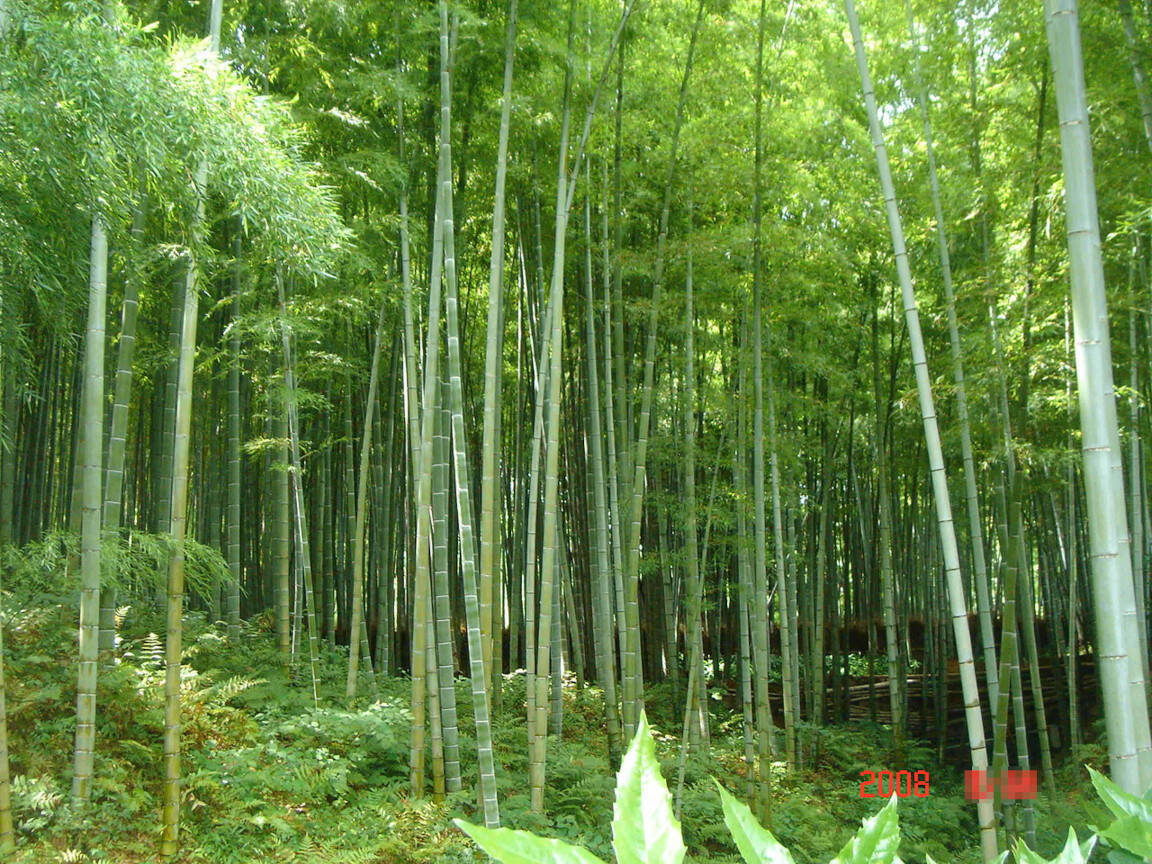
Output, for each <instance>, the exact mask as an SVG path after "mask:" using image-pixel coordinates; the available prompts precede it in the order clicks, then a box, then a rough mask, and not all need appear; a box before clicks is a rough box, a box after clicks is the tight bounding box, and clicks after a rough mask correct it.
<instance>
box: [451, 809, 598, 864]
mask: <svg viewBox="0 0 1152 864" xmlns="http://www.w3.org/2000/svg"><path fill="white" fill-rule="evenodd" d="M452 821H453V822H455V823H456V827H457V828H459V829H460V830H461V831H463V832H464V833H465V834H467V835H468V836H469V837H471V838H472V839H473V840H475V841H476V845H477V846H479V847H480V848H481V849H483V850H484V851H485V852H487V853H488V854H489V855H491V856H492V857H493V858H495V859H496V860H497V861H500V862H502V864H604V862H603V861H601V860H600V859H599V858H597V857H596V856H595V855H593V854H592V853H591V852H589V851H588V850H587V849H583V848H581V847H580V846H573V845H572V844H571V843H565V842H564V841H563V840H548V839H545V838H544V837H537V836H536V835H535V834H532V833H531V832H529V831H514V830H512V829H511V828H485V827H483V826H482V825H470V824H469V823H467V822H465V821H464V820H463V819H453V820H452Z"/></svg>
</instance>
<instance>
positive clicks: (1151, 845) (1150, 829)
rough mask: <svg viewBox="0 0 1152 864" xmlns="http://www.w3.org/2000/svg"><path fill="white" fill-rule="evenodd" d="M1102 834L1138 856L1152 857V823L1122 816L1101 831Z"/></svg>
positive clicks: (1112, 842) (1110, 841) (1116, 844)
mask: <svg viewBox="0 0 1152 864" xmlns="http://www.w3.org/2000/svg"><path fill="white" fill-rule="evenodd" d="M1100 836H1101V837H1103V838H1104V839H1105V840H1107V841H1108V842H1109V843H1110V844H1111V845H1113V846H1119V847H1120V848H1121V849H1125V850H1127V851H1128V852H1131V853H1132V854H1133V855H1135V856H1136V857H1138V858H1142V859H1145V860H1147V859H1152V824H1150V823H1148V822H1145V821H1144V820H1143V819H1140V818H1138V817H1136V816H1121V817H1120V818H1118V819H1117V820H1116V821H1115V822H1113V823H1112V824H1111V825H1109V826H1108V827H1107V828H1105V829H1104V830H1103V831H1101V832H1100Z"/></svg>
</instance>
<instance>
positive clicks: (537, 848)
mask: <svg viewBox="0 0 1152 864" xmlns="http://www.w3.org/2000/svg"><path fill="white" fill-rule="evenodd" d="M1089 771H1090V772H1091V774H1092V783H1093V785H1094V786H1095V787H1096V790H1097V792H1098V793H1099V795H1100V797H1101V799H1102V800H1103V802H1104V804H1105V806H1106V807H1107V808H1108V809H1109V810H1110V811H1111V813H1112V815H1113V817H1115V818H1114V820H1113V822H1112V823H1111V824H1110V825H1109V826H1108V827H1107V828H1105V829H1104V830H1103V831H1099V832H1098V834H1097V835H1093V836H1091V837H1089V838H1088V840H1086V841H1084V842H1083V843H1081V842H1080V841H1079V840H1078V839H1077V837H1076V832H1075V831H1074V830H1072V829H1069V830H1068V839H1067V842H1066V843H1065V846H1064V849H1063V850H1062V851H1061V852H1060V853H1059V854H1058V855H1057V856H1056V857H1055V858H1052V859H1046V858H1044V857H1043V856H1041V855H1039V854H1037V853H1036V852H1033V851H1032V850H1031V849H1029V848H1028V846H1027V844H1026V843H1024V842H1023V841H1021V842H1020V843H1019V844H1018V845H1017V848H1016V850H1015V853H1016V860H1017V862H1019V864H1086V862H1087V861H1088V858H1089V856H1090V855H1091V853H1092V849H1093V847H1094V846H1095V845H1096V842H1097V839H1098V838H1103V839H1104V840H1105V841H1106V842H1108V843H1109V844H1110V845H1112V846H1113V847H1115V849H1114V851H1113V852H1112V853H1111V854H1110V855H1109V861H1110V862H1111V864H1139V862H1141V861H1148V860H1152V790H1149V794H1148V795H1146V796H1145V797H1144V798H1139V797H1137V796H1135V795H1131V794H1129V793H1127V792H1124V791H1123V790H1122V789H1120V788H1119V787H1118V786H1116V785H1115V784H1114V783H1112V782H1111V781H1110V780H1108V779H1107V778H1105V777H1104V776H1103V775H1101V774H1100V773H1098V772H1097V771H1094V770H1093V769H1091V768H1089ZM713 782H714V783H715V786H716V790H717V791H718V792H719V794H720V803H721V807H722V809H723V815H724V823H725V824H726V825H727V826H728V830H729V831H730V832H731V836H732V840H733V841H734V842H735V844H736V847H737V848H738V849H739V850H740V854H741V856H743V858H744V860H745V861H746V862H748V864H754V862H769V864H795V859H794V858H793V856H792V853H791V852H790V851H789V850H788V849H787V848H786V847H785V846H784V845H783V844H782V843H780V841H779V840H777V839H776V837H775V836H774V835H773V834H772V832H771V831H769V830H767V829H766V828H764V827H762V826H761V825H760V823H759V822H758V821H757V820H756V818H755V817H754V816H753V815H752V812H751V810H749V808H748V806H747V805H745V804H743V803H741V802H740V801H738V800H736V798H734V797H733V796H732V794H731V793H729V792H728V790H726V789H725V788H724V787H723V786H721V785H720V783H719V782H717V781H713ZM898 800H899V799H898V798H897V796H896V795H893V796H892V797H891V798H890V799H889V800H888V803H887V804H886V805H884V807H883V808H882V809H881V810H880V812H879V813H876V814H875V815H873V816H871V817H867V818H865V819H864V820H863V824H862V826H861V828H860V830H859V831H857V832H856V834H855V835H853V836H852V838H851V839H849V840H848V842H847V843H845V844H844V846H843V847H841V848H840V851H839V853H838V854H836V856H835V857H834V858H833V859H832V861H831V862H830V864H903V862H902V861H901V859H900V857H899V855H898V851H899V847H900V825H899V821H898V818H897V815H896V807H897V801H898ZM454 821H455V823H456V825H457V826H458V827H459V828H460V829H461V830H462V831H464V832H465V833H466V834H467V835H468V836H469V837H471V838H472V839H473V840H474V841H475V842H476V843H477V845H479V846H480V848H482V849H483V850H484V851H485V852H487V853H488V854H489V855H491V856H492V857H493V858H495V859H496V860H497V861H501V862H504V864H597V862H600V861H601V859H599V858H597V857H596V856H595V855H593V854H592V853H591V852H589V851H588V850H587V849H584V848H583V847H580V846H573V845H572V844H569V843H567V842H565V841H564V840H560V839H545V838H543V837H539V836H537V835H535V834H533V833H531V832H529V831H523V830H513V829H510V828H495V829H490V828H485V827H481V826H479V825H470V824H468V823H467V822H464V821H463V820H461V819H456V820H454ZM612 848H613V850H614V851H615V853H616V860H617V862H619V864H680V862H682V861H683V860H684V856H685V853H686V850H685V847H684V841H683V837H682V834H681V826H680V821H679V820H678V819H677V818H676V817H675V815H673V813H672V804H671V796H670V795H669V794H668V787H667V785H666V784H665V782H664V778H663V776H662V774H661V773H660V763H659V762H658V761H657V759H656V748H655V742H654V741H653V738H652V734H651V731H650V729H649V727H648V720H647V718H646V717H645V716H644V715H643V714H641V716H640V724H639V726H638V727H637V730H636V736H635V737H634V738H633V740H632V743H631V745H630V746H629V748H628V752H627V753H626V754H625V756H624V759H623V762H622V764H621V766H620V771H619V773H618V774H617V780H616V803H615V805H614V807H613V818H612ZM1008 854H1009V853H1008V852H1003V853H1001V855H1000V857H999V859H998V861H997V864H1003V862H1004V861H1005V860H1006V859H1007V857H1008ZM925 861H926V862H927V864H935V862H934V861H933V859H932V856H931V855H930V854H927V853H925Z"/></svg>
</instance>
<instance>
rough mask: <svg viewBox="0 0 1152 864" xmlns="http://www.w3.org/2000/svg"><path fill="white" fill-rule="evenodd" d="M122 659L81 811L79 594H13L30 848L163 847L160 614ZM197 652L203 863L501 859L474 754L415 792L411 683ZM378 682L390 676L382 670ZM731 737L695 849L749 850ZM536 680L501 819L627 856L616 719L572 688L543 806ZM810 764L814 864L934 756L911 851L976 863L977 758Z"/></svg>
mask: <svg viewBox="0 0 1152 864" xmlns="http://www.w3.org/2000/svg"><path fill="white" fill-rule="evenodd" d="M122 611H123V612H124V615H123V622H122V624H123V628H122V635H121V639H122V641H121V649H120V652H119V655H120V656H119V660H118V663H117V665H116V666H115V667H114V668H111V669H105V670H103V671H102V673H101V677H100V684H99V687H100V690H99V702H98V705H99V709H98V717H99V721H98V722H99V725H98V731H97V734H98V742H97V753H96V772H95V787H94V792H93V796H92V798H93V800H92V802H91V804H90V805H89V806H88V807H87V808H85V809H83V810H81V811H76V810H74V809H73V808H72V805H71V803H70V796H69V794H68V790H69V783H70V771H71V765H70V761H69V759H68V756H69V754H70V753H71V747H72V738H73V735H74V722H75V720H74V718H75V713H74V711H73V706H74V703H75V687H76V679H75V670H74V665H73V656H74V652H75V610H74V609H73V608H72V607H71V605H70V604H67V603H64V602H59V603H53V604H47V605H40V606H34V607H33V606H29V607H26V608H20V609H18V610H15V609H14V610H12V611H11V613H10V614H9V615H8V616H7V619H8V620H7V624H6V626H5V631H6V632H5V641H6V643H7V644H6V646H5V648H6V657H5V664H6V674H7V678H8V722H9V724H10V726H9V728H10V735H11V760H12V773H13V777H14V779H13V806H14V810H15V813H14V815H15V819H16V825H17V833H18V851H17V853H16V855H15V857H14V858H13V859H12V860H14V861H17V862H27V864H32V862H35V864H50V862H61V864H64V862H67V864H85V862H91V864H96V862H123V864H137V862H146V861H159V860H160V858H159V856H158V854H157V852H156V850H157V848H158V841H159V818H158V814H159V811H160V804H161V797H162V790H161V778H162V768H161V766H162V764H163V760H162V747H161V741H162V726H163V677H164V666H163V663H164V647H163V641H162V640H161V639H160V638H159V637H157V636H156V635H154V634H155V632H156V631H159V630H160V629H161V625H162V621H161V619H160V618H159V617H158V613H156V612H150V611H147V610H134V609H126V610H122ZM186 626H187V628H188V629H187V630H186V633H187V641H186V648H185V652H184V656H185V665H184V696H183V698H184V706H185V708H184V718H185V720H184V728H183V741H184V750H183V763H184V776H185V781H184V787H183V795H184V820H185V821H184V827H183V830H182V833H181V838H182V840H181V842H182V852H181V853H180V855H179V856H178V858H177V859H176V860H177V861H179V862H187V864H193V862H195V864H200V862H204V864H209V862H211V864H241V862H264V861H267V862H282V861H283V862H288V861H291V862H301V864H310V862H316V864H319V862H324V864H369V862H371V864H407V862H412V864H415V862H449V864H450V862H465V861H469V862H471V861H479V860H484V856H483V855H482V853H480V852H479V851H478V850H477V849H476V847H475V846H474V845H473V843H472V841H471V840H469V839H468V838H467V837H465V836H464V834H462V833H461V832H460V831H459V830H458V829H457V828H456V827H455V826H454V825H453V823H452V819H453V818H454V817H460V818H463V819H465V820H468V821H472V822H475V821H478V820H479V816H478V815H477V805H476V801H475V797H474V793H473V791H472V790H474V789H475V788H476V766H475V762H474V760H473V761H472V762H471V763H470V762H469V760H468V759H467V758H465V760H464V764H463V765H462V770H463V788H464V790H465V791H463V792H458V793H452V794H449V795H448V796H447V797H446V798H445V800H443V801H441V802H435V801H433V800H432V798H431V795H429V796H428V797H425V798H423V799H421V800H416V799H413V797H412V796H411V794H410V790H409V780H408V745H409V734H408V728H409V723H410V713H409V709H408V703H409V699H410V690H411V683H410V681H409V680H408V679H407V678H392V679H387V680H378V681H377V684H378V688H377V695H374V696H364V697H361V698H359V699H357V700H355V701H354V702H352V703H351V704H348V703H346V702H345V701H344V699H343V694H342V688H343V682H344V677H343V670H344V669H345V667H346V663H347V653H346V651H345V650H344V649H340V648H332V647H330V646H327V645H325V646H324V649H323V657H322V662H321V664H320V670H321V674H322V681H323V686H322V689H321V698H320V705H321V707H319V708H317V707H315V706H314V705H313V701H312V693H311V683H310V681H309V680H308V677H307V669H308V667H307V664H306V663H303V662H302V663H299V664H297V666H296V667H295V668H292V667H287V666H285V665H284V664H283V663H282V661H281V659H280V657H279V655H278V654H277V650H276V647H275V644H274V640H273V634H272V632H271V620H270V619H269V618H266V617H261V618H257V619H254V620H253V621H250V622H248V623H247V624H246V625H245V626H244V629H243V632H242V635H241V638H240V640H239V642H238V643H236V642H230V641H228V640H227V639H226V638H225V637H224V635H223V633H224V630H223V628H222V627H221V628H216V627H213V626H211V625H210V624H208V622H207V621H206V620H205V618H204V617H203V615H199V614H191V615H189V616H188V618H187V623H186ZM364 684H365V686H364V687H363V688H362V690H361V692H365V693H366V692H370V691H371V688H370V687H369V686H367V680H366V679H365V681H364ZM456 690H457V696H456V698H457V704H458V706H459V716H460V718H461V726H460V733H461V752H462V753H463V754H469V753H474V752H475V746H474V740H473V739H472V734H471V733H472V729H471V714H472V710H471V693H470V688H469V685H468V681H467V679H465V678H462V677H459V678H457V687H456ZM646 698H647V712H648V717H649V720H650V723H651V726H652V730H653V735H654V737H655V739H656V742H657V755H658V757H659V759H660V761H661V765H662V768H663V771H664V775H665V777H666V778H669V780H670V783H669V785H670V786H672V787H673V788H675V777H676V765H677V758H678V748H679V741H680V720H679V718H680V716H681V712H682V710H683V706H682V704H681V699H680V696H679V695H678V694H677V693H675V692H674V691H673V688H672V686H671V685H669V684H657V685H654V686H652V687H650V688H649V689H648V690H647V694H646ZM711 709H712V730H713V735H712V744H711V748H710V749H709V750H708V752H698V753H694V754H692V755H691V756H690V758H689V759H688V761H687V770H686V778H685V785H684V793H683V803H682V813H681V820H682V823H683V830H684V840H685V843H686V845H687V848H688V858H687V860H689V861H714V862H729V861H739V860H740V858H739V856H738V854H737V851H736V849H735V847H734V846H733V843H732V839H731V836H730V834H729V832H728V830H727V829H726V827H725V825H724V818H723V811H722V807H721V801H720V798H719V796H718V794H717V792H716V789H715V786H714V785H713V783H712V780H711V779H710V778H712V777H716V778H717V779H719V780H720V781H721V782H722V783H723V784H725V786H726V787H727V788H728V789H729V790H730V791H731V792H733V793H734V794H735V795H736V796H737V797H743V795H744V791H745V790H744V781H743V778H744V776H745V767H744V761H743V738H742V734H743V733H742V729H741V720H740V716H739V715H738V714H733V713H731V712H729V711H728V710H727V709H726V708H725V707H724V706H723V704H722V703H721V702H720V701H719V700H717V701H714V702H713V704H712V705H711ZM523 714H524V679H523V676H522V675H510V676H507V677H506V679H505V681H504V686H503V705H502V708H501V709H500V711H499V712H498V713H497V715H496V722H495V723H494V724H493V733H494V736H495V747H496V756H497V765H498V777H499V784H500V790H499V791H500V806H501V815H502V823H503V824H504V825H505V826H507V827H512V828H522V829H528V830H531V831H533V832H535V833H537V834H540V835H544V836H548V837H558V838H563V839H565V840H568V841H569V842H572V843H576V844H579V845H582V846H584V847H585V848H587V849H588V850H589V851H591V852H592V853H594V854H596V855H598V856H600V857H601V858H604V859H607V860H611V854H612V852H611V849H612V846H611V821H612V803H613V790H614V788H615V776H614V772H613V771H612V770H611V769H610V767H609V765H608V756H607V747H606V740H605V736H604V734H603V732H602V719H601V718H602V693H601V691H599V690H598V689H596V688H594V687H585V688H584V689H583V690H577V688H576V687H575V685H574V682H572V681H568V682H566V685H565V689H564V723H563V735H562V737H561V738H560V739H559V740H557V739H552V740H550V741H549V745H548V768H547V771H548V773H547V778H548V786H547V792H546V798H545V800H546V808H547V812H546V813H545V814H543V815H542V814H536V813H532V812H531V811H530V808H529V798H528V792H527V783H526V777H527V774H528V756H527V745H526V740H525V733H524V724H523V721H522V720H521V719H519V718H522V717H523ZM802 740H803V741H804V742H805V745H806V751H805V752H806V758H805V764H806V766H807V768H805V769H804V770H801V771H799V772H795V773H786V772H784V770H783V768H782V765H781V766H777V767H778V770H777V772H776V773H775V777H774V787H775V792H776V794H775V796H774V803H773V811H772V816H771V823H770V828H771V830H772V831H773V832H774V833H775V834H776V836H777V837H778V838H779V839H780V840H781V842H783V843H784V844H785V845H786V846H787V847H788V848H789V849H790V850H791V851H792V854H793V855H794V857H795V860H796V861H797V862H798V864H804V862H810V861H811V862H824V861H827V860H829V859H830V858H832V857H834V856H835V855H836V853H837V851H838V850H839V849H840V846H841V845H842V844H843V843H844V841H845V839H846V838H847V837H849V836H851V834H852V832H853V831H854V830H855V829H856V827H857V826H859V824H860V820H861V819H862V818H864V817H866V816H870V815H873V814H874V813H875V812H876V811H877V810H878V809H879V806H880V804H882V802H879V801H876V800H868V799H861V798H860V772H861V771H863V770H873V771H881V770H892V771H895V770H903V769H907V770H917V771H929V772H930V777H931V787H930V794H929V795H928V796H927V797H924V798H906V799H903V800H902V801H901V804H900V824H901V831H902V837H903V841H902V846H901V857H902V858H903V860H904V861H907V862H909V864H911V862H919V861H924V860H925V856H926V855H929V854H930V855H931V856H932V857H933V858H934V859H935V860H936V861H939V862H948V861H956V862H977V861H979V860H980V856H979V849H978V847H977V846H976V844H975V843H974V842H973V838H976V837H977V831H976V825H975V822H976V820H975V811H974V808H973V806H972V804H971V803H970V802H967V801H965V800H964V797H963V779H962V774H961V772H960V771H958V770H957V769H955V768H953V767H948V766H944V765H941V764H940V763H939V762H938V761H937V760H936V758H935V751H934V750H933V749H931V748H928V747H920V746H916V745H906V746H905V747H904V750H903V753H898V752H896V751H894V749H893V743H892V741H893V736H892V732H891V730H890V729H888V728H886V727H883V726H879V725H875V724H853V725H842V726H829V727H825V728H823V729H819V730H816V729H812V728H807V729H805V730H803V733H802ZM1106 762H1107V759H1106V756H1105V753H1104V751H1103V749H1102V748H1101V747H1099V746H1098V745H1093V746H1091V747H1090V748H1089V749H1087V750H1084V751H1081V752H1080V753H1078V754H1076V756H1075V757H1073V758H1069V759H1068V760H1066V763H1065V764H1064V766H1063V767H1062V768H1061V769H1060V777H1059V778H1058V782H1057V788H1058V789H1059V790H1060V795H1061V800H1059V801H1053V800H1048V799H1047V798H1045V797H1044V795H1043V792H1041V799H1040V800H1039V801H1038V802H1037V807H1036V811H1037V824H1038V832H1037V844H1038V845H1037V848H1038V851H1040V852H1042V853H1045V854H1049V855H1051V854H1055V853H1056V852H1057V851H1059V849H1060V848H1061V847H1062V846H1063V843H1064V838H1065V837H1066V836H1067V829H1068V826H1069V825H1072V826H1073V827H1075V828H1076V830H1077V831H1078V832H1082V830H1083V829H1084V828H1085V826H1087V825H1090V824H1096V823H1099V822H1101V821H1102V820H1103V819H1104V818H1105V816H1106V811H1105V810H1104V808H1103V807H1102V806H1101V805H1099V804H1098V802H1097V799H1096V797H1095V795H1094V793H1093V791H1092V786H1091V783H1090V782H1089V779H1088V775H1087V772H1086V770H1085V768H1084V767H1083V766H1084V765H1085V764H1091V765H1093V766H1094V767H1097V768H1103V767H1105V766H1106Z"/></svg>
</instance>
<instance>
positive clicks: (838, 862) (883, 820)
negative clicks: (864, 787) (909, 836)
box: [831, 795, 900, 864]
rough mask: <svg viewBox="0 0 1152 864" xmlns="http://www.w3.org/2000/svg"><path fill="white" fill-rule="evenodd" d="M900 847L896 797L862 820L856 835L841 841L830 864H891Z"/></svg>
mask: <svg viewBox="0 0 1152 864" xmlns="http://www.w3.org/2000/svg"><path fill="white" fill-rule="evenodd" d="M899 847H900V823H899V822H898V820H897V818H896V796H895V795H893V796H892V797H891V798H890V799H888V803H887V804H885V805H884V809H883V810H881V811H880V812H879V813H877V814H876V815H875V816H873V817H872V818H871V819H865V820H864V824H863V825H862V826H861V827H860V830H859V831H857V832H856V835H855V836H854V837H853V838H852V839H851V840H849V841H848V842H847V843H845V844H844V848H843V849H841V850H840V854H839V855H837V856H836V857H835V858H833V859H832V862H831V864H892V862H893V860H894V859H895V858H896V850H897V849H899Z"/></svg>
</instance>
